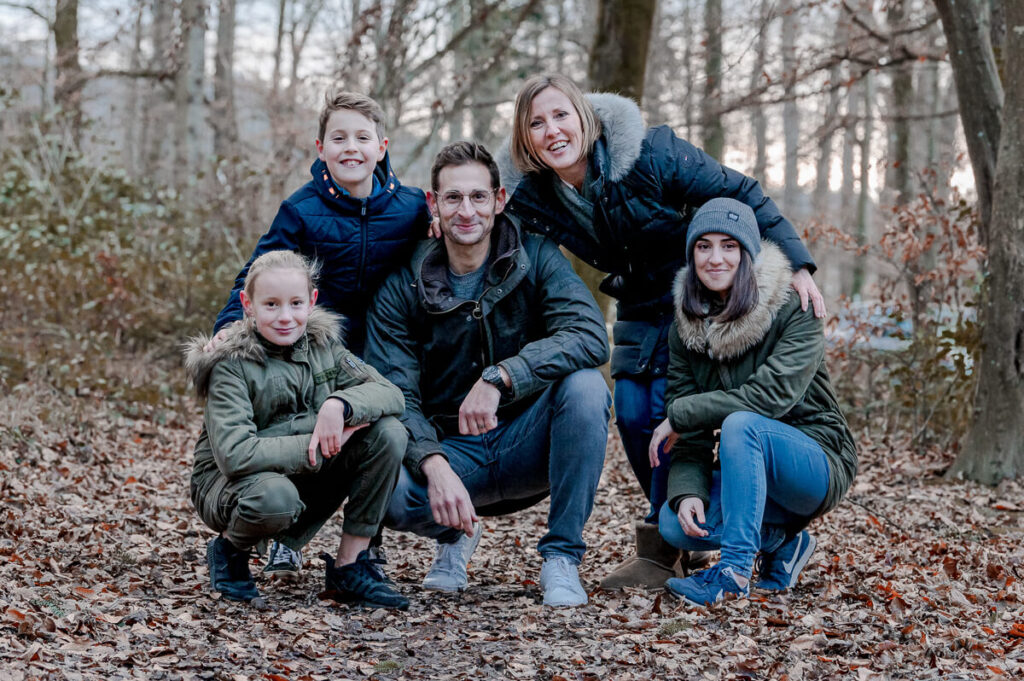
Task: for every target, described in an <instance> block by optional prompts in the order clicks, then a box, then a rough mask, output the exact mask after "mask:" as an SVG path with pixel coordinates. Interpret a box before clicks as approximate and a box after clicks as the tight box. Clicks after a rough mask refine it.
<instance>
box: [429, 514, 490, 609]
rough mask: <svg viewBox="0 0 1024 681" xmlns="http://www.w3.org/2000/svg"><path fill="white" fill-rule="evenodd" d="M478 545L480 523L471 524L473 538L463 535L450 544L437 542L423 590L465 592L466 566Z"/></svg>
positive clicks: (466, 581)
mask: <svg viewBox="0 0 1024 681" xmlns="http://www.w3.org/2000/svg"><path fill="white" fill-rule="evenodd" d="M479 543H480V523H478V522H477V523H473V536H472V537H470V536H469V535H468V534H465V533H463V534H462V536H461V537H459V539H458V541H456V542H454V543H452V544H442V543H440V542H438V544H437V553H435V554H434V562H433V563H431V564H430V570H429V571H428V572H427V576H426V577H424V578H423V588H424V589H430V590H431V591H448V592H456V591H465V589H466V587H467V586H468V585H469V575H467V574H466V566H467V565H469V559H470V558H471V557H472V556H473V552H474V551H476V547H477V545H478V544H479Z"/></svg>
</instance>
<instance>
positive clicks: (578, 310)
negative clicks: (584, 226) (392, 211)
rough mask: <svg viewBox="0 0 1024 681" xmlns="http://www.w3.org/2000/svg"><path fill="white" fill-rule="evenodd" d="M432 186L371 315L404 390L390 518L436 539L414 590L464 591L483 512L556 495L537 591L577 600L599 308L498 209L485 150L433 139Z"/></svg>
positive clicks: (597, 399) (602, 416) (370, 354)
mask: <svg viewBox="0 0 1024 681" xmlns="http://www.w3.org/2000/svg"><path fill="white" fill-rule="evenodd" d="M431 187H432V191H430V192H427V203H428V205H429V206H430V209H431V211H432V212H433V213H434V215H435V216H437V217H438V219H439V221H440V228H441V233H442V235H443V238H442V239H429V240H427V241H426V242H424V243H422V244H421V245H420V247H419V248H418V249H417V251H416V253H415V254H414V256H413V259H412V262H411V264H410V265H409V266H408V267H406V268H404V269H403V270H401V271H399V272H396V273H395V274H393V275H392V276H391V277H389V278H388V280H387V281H386V282H385V283H384V285H383V286H382V287H381V289H380V290H379V291H378V293H377V296H376V298H375V300H374V303H373V305H372V307H371V309H370V314H369V317H368V320H367V324H368V334H367V348H366V359H367V361H368V362H369V363H370V364H372V365H373V366H375V367H376V368H377V369H379V370H380V371H381V372H382V373H383V374H384V375H385V376H386V377H387V378H388V379H389V380H391V381H392V382H394V383H395V384H396V385H398V386H399V387H400V388H401V389H402V391H403V393H404V395H405V415H404V416H403V417H402V420H403V422H404V423H405V425H406V427H407V428H408V430H409V433H410V438H409V445H408V449H407V452H406V456H405V466H404V467H403V470H402V473H401V476H400V478H399V481H398V485H397V487H396V489H395V492H394V494H393V496H392V498H391V502H390V505H389V507H388V512H387V517H386V519H385V521H384V523H385V525H386V526H387V527H389V528H391V529H396V530H403V531H409V532H414V533H416V534H419V535H421V536H427V537H432V538H434V539H436V540H437V550H436V555H435V558H434V562H433V564H432V565H431V567H430V570H429V571H428V573H427V575H426V577H425V579H424V580H423V587H424V588H426V589H433V590H439V591H449V592H457V591H462V590H463V589H465V588H466V586H467V584H468V575H467V569H466V568H467V565H468V563H469V559H470V557H471V556H472V554H473V552H474V550H475V549H476V547H477V544H478V543H479V541H480V529H481V528H480V522H479V518H480V517H481V516H487V515H504V514H506V513H512V512H515V511H518V510H521V509H524V508H528V507H530V506H532V505H534V504H536V503H538V502H540V501H541V500H543V499H544V498H546V497H547V496H549V495H550V497H551V502H550V510H549V512H548V528H547V533H546V534H545V535H544V536H543V537H542V538H541V539H540V541H539V543H538V546H537V548H538V550H539V552H540V554H541V556H542V557H543V559H544V560H543V564H542V566H541V576H540V584H541V588H542V589H543V591H544V603H545V604H546V605H550V606H578V605H583V604H585V603H586V602H587V594H586V591H585V590H584V589H583V588H582V586H581V585H580V580H579V573H578V569H577V566H578V565H579V563H580V561H581V559H582V558H583V553H584V550H585V548H586V546H585V544H584V542H583V526H584V524H585V523H586V521H587V519H588V518H589V516H590V512H591V510H592V509H593V504H594V494H595V492H596V490H597V483H598V480H599V479H600V477H601V468H602V466H603V465H604V453H605V447H606V445H607V437H608V416H609V406H610V396H609V392H608V388H607V385H606V384H605V382H604V378H603V377H602V376H601V374H600V372H598V370H597V367H598V366H600V365H601V364H604V362H605V361H607V359H608V334H607V331H606V328H605V325H604V319H603V317H602V315H601V313H600V311H599V309H598V307H597V304H596V303H595V302H594V299H593V296H591V294H590V292H589V291H588V290H587V288H586V286H585V285H584V284H583V282H582V281H581V280H580V278H579V277H578V276H576V273H575V272H573V270H572V267H571V266H570V265H569V262H568V261H567V260H566V259H565V257H564V256H563V255H562V253H561V252H560V251H559V250H558V247H557V246H556V245H555V244H554V243H553V242H551V241H549V240H547V239H545V238H543V237H539V236H536V235H532V234H529V235H528V234H523V233H521V232H520V231H519V229H518V227H517V226H516V225H515V224H513V222H512V221H511V220H510V219H508V218H507V217H506V216H505V215H503V214H502V212H501V211H502V209H503V208H504V206H505V190H504V189H503V188H502V187H501V182H500V178H499V176H498V168H497V165H496V164H495V163H494V160H493V159H492V158H491V155H490V154H489V153H488V152H487V150H486V149H484V147H483V146H481V145H479V144H474V143H470V142H456V143H453V144H450V145H448V146H447V147H445V148H444V149H442V150H441V151H440V152H439V153H438V155H437V157H436V158H435V160H434V165H433V168H432V169H431Z"/></svg>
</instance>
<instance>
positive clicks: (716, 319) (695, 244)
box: [649, 199, 857, 605]
mask: <svg viewBox="0 0 1024 681" xmlns="http://www.w3.org/2000/svg"><path fill="white" fill-rule="evenodd" d="M685 254H686V259H687V264H686V267H684V268H683V269H682V270H681V271H680V272H679V274H678V276H677V277H676V282H675V287H674V299H675V320H674V321H673V323H672V325H671V328H670V330H669V338H668V345H669V370H668V388H667V390H666V393H665V403H666V406H667V409H666V411H667V414H668V418H667V419H665V421H664V422H662V423H661V425H659V426H658V427H657V428H656V429H655V431H654V435H653V437H652V438H651V442H650V447H649V457H650V462H651V465H652V466H654V465H657V464H658V463H659V461H660V457H661V455H662V453H663V452H668V451H669V450H671V468H670V471H669V479H668V500H667V501H666V502H665V504H664V505H663V506H662V508H661V513H660V530H661V534H662V536H663V537H664V538H665V539H666V541H668V542H669V543H670V544H672V545H673V546H677V547H679V548H681V549H686V550H690V551H699V550H713V549H717V548H721V551H722V553H721V559H720V561H719V562H718V563H717V564H716V565H715V566H714V567H712V568H710V569H707V570H704V571H702V572H699V573H697V574H695V575H692V576H690V577H686V578H685V579H680V578H672V579H669V580H668V581H667V583H666V587H667V588H668V589H669V591H670V592H671V593H674V594H676V595H678V596H680V597H682V598H685V599H686V600H687V601H689V602H690V603H693V604H696V605H710V604H713V603H716V602H718V601H720V600H722V599H723V598H726V597H728V596H730V595H732V596H745V595H747V594H748V592H749V587H750V581H751V577H752V573H753V568H754V562H755V558H756V557H757V555H758V552H760V555H761V567H760V571H759V580H758V582H757V586H759V587H760V588H763V589H768V590H772V591H781V590H784V589H787V588H789V587H791V586H792V585H793V584H795V583H796V580H797V578H798V576H799V574H800V571H801V570H802V569H803V567H804V566H805V565H806V564H807V561H808V559H809V558H810V556H811V553H812V552H813V551H814V548H815V545H816V542H815V540H814V537H813V536H811V535H810V533H808V532H807V530H806V529H805V528H806V526H807V525H808V523H809V522H810V521H811V519H813V518H815V517H817V516H819V515H822V514H823V513H826V512H827V511H830V510H831V509H832V508H834V507H835V506H836V504H838V503H839V500H840V499H841V498H842V496H843V494H844V493H845V492H846V490H847V489H848V488H849V486H850V483H851V481H852V480H853V477H854V475H855V474H856V472H857V451H856V446H855V444H854V440H853V436H852V435H851V434H850V430H849V428H848V427H847V424H846V419H845V418H844V417H843V414H842V413H841V412H840V410H839V405H838V403H837V401H836V397H835V393H834V391H833V389H832V384H831V382H830V380H829V376H828V371H827V370H826V368H825V340H824V335H823V329H822V322H821V320H820V319H818V318H817V317H815V316H814V315H813V314H811V313H810V312H809V311H804V310H802V309H801V305H800V299H799V298H798V297H797V296H796V295H795V294H794V292H793V291H792V290H791V289H790V281H791V277H792V275H791V271H790V264H789V261H788V260H787V259H786V257H785V256H784V255H783V254H782V251H781V250H780V249H779V248H778V247H777V246H775V245H774V244H772V243H770V242H767V241H762V240H761V239H760V235H759V234H758V229H757V223H756V221H755V219H754V213H753V211H751V209H750V208H749V207H748V206H746V205H745V204H743V203H740V202H739V201H734V200H732V199H715V200H712V201H709V202H708V203H706V204H705V205H704V206H702V207H701V208H700V210H698V211H697V214H696V215H695V216H694V218H693V221H692V222H691V223H690V229H689V232H688V234H687V237H686V250H685ZM717 430H721V434H720V436H719V445H718V461H717V465H716V462H715V459H714V446H715V435H714V433H715V431H717Z"/></svg>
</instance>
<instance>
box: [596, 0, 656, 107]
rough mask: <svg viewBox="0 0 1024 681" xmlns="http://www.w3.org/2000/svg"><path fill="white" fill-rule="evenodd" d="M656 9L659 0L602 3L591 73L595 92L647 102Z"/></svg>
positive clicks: (616, 0)
mask: <svg viewBox="0 0 1024 681" xmlns="http://www.w3.org/2000/svg"><path fill="white" fill-rule="evenodd" d="M654 9H655V0H601V2H600V3H598V12H597V36H596V38H595V40H594V43H593V45H592V47H591V50H590V66H589V69H588V74H589V78H588V79H589V81H590V85H591V88H592V89H595V90H596V89H599V90H602V91H605V92H618V93H619V94H622V95H625V96H626V97H630V98H632V99H634V100H636V101H637V102H639V101H641V100H642V99H643V95H644V73H645V71H646V67H647V49H648V46H649V45H650V40H651V28H652V26H653V21H654ZM598 84H600V87H598Z"/></svg>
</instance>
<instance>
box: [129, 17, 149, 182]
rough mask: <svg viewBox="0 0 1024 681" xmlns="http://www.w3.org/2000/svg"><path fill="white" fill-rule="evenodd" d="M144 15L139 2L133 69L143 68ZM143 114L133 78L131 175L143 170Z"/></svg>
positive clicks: (132, 56) (130, 134)
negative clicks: (141, 132) (141, 165)
mask: <svg viewBox="0 0 1024 681" xmlns="http://www.w3.org/2000/svg"><path fill="white" fill-rule="evenodd" d="M142 16H143V5H142V3H139V6H138V8H137V10H136V12H135V27H134V29H133V31H132V33H133V35H132V53H131V57H129V59H128V68H129V69H131V70H132V71H139V70H141V69H142ZM143 115H144V111H143V108H142V101H141V97H140V95H139V79H138V78H132V79H130V82H129V84H128V120H127V121H125V135H124V159H125V166H126V167H127V168H128V172H129V174H131V175H138V174H139V173H140V171H141V168H140V167H139V165H140V161H141V150H142V144H141V143H142V140H141V135H140V130H141V127H142V123H141V121H140V119H141V118H142V117H143Z"/></svg>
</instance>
